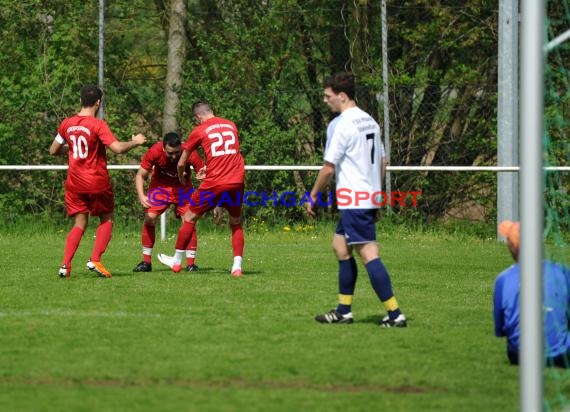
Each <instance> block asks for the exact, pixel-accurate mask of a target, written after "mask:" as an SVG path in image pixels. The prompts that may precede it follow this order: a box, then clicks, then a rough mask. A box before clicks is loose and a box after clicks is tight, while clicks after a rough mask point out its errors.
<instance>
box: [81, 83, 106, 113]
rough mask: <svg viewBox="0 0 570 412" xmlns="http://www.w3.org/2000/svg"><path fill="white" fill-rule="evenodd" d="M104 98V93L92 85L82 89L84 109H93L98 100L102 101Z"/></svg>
mask: <svg viewBox="0 0 570 412" xmlns="http://www.w3.org/2000/svg"><path fill="white" fill-rule="evenodd" d="M102 98H103V91H102V90H101V89H100V88H99V87H97V86H93V85H91V84H89V85H87V86H83V87H82V88H81V106H82V107H93V106H95V103H97V100H101V99H102Z"/></svg>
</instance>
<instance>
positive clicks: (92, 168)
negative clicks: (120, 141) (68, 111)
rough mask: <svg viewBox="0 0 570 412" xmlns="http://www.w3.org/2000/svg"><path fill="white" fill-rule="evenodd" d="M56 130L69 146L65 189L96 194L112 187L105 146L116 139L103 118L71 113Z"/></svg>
mask: <svg viewBox="0 0 570 412" xmlns="http://www.w3.org/2000/svg"><path fill="white" fill-rule="evenodd" d="M57 133H58V135H59V136H61V137H62V138H63V139H64V140H65V142H66V143H67V144H68V146H69V153H68V156H67V157H68V164H69V169H68V171H67V180H66V181H65V189H66V190H69V191H72V192H75V193H99V192H103V191H105V190H107V189H109V188H110V187H111V181H110V179H109V172H108V171H107V153H106V146H108V145H110V144H111V143H113V142H116V141H117V138H116V137H115V136H114V135H113V133H112V132H111V130H110V129H109V126H108V125H107V123H105V121H103V120H101V119H97V118H96V117H93V116H78V115H75V116H71V117H68V118H67V119H65V120H64V121H62V122H61V124H60V125H59V127H58V128H57Z"/></svg>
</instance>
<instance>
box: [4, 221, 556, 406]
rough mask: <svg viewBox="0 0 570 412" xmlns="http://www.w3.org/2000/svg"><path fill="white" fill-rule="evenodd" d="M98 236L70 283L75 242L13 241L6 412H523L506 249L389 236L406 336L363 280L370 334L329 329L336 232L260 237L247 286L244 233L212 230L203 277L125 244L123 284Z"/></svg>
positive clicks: (134, 240) (468, 241) (118, 236)
mask: <svg viewBox="0 0 570 412" xmlns="http://www.w3.org/2000/svg"><path fill="white" fill-rule="evenodd" d="M93 223H95V222H92V224H91V226H90V229H89V230H88V232H87V233H86V236H85V237H84V240H83V242H82V244H81V246H80V249H79V251H78V253H77V255H76V257H75V260H74V268H73V274H72V278H71V279H69V280H61V279H59V278H58V277H57V276H56V273H57V268H58V266H59V263H60V259H61V255H62V253H63V243H64V240H65V235H66V233H65V232H64V231H61V232H59V233H54V234H42V233H38V234H30V235H7V234H0V249H1V250H2V253H1V254H0V268H1V273H2V277H1V279H0V410H2V411H127V410H128V411H292V410H300V411H327V412H330V411H336V410H338V411H381V410H390V411H443V410H445V411H515V410H518V409H519V402H518V396H519V394H518V387H519V375H518V374H519V370H518V368H516V367H511V366H509V365H508V363H507V361H506V357H505V342H504V341H503V340H499V339H497V338H495V337H494V336H493V320H492V290H493V281H494V278H495V276H496V274H497V273H498V272H500V271H501V270H502V269H504V268H505V267H507V266H508V265H509V264H510V263H511V260H510V257H509V256H508V253H507V251H506V249H505V247H504V246H503V245H501V244H499V243H497V242H495V241H493V240H478V239H476V238H469V237H461V236H453V235H437V234H425V233H424V234H414V233H410V232H401V233H400V232H394V233H391V234H390V235H382V234H380V236H379V240H380V242H381V245H382V255H383V259H384V262H385V264H386V266H387V267H388V269H389V271H390V273H391V276H392V282H393V286H394V289H395V292H396V295H397V298H398V300H399V302H400V304H401V306H402V309H403V311H404V312H405V313H406V315H407V316H408V319H409V327H408V328H406V329H397V330H396V329H381V328H379V327H378V326H377V322H378V321H379V319H380V317H381V315H382V314H383V313H384V312H383V310H382V308H381V306H380V304H379V302H378V301H377V299H376V297H375V295H374V293H373V291H372V289H371V287H370V284H369V281H368V279H367V275H366V272H365V271H364V269H363V267H362V266H361V265H360V264H359V274H360V277H359V281H358V284H357V289H356V293H355V302H354V305H353V313H354V315H355V319H356V322H355V323H354V324H352V325H321V324H318V323H316V322H315V321H314V320H313V317H314V315H315V314H317V313H320V312H323V311H326V310H329V309H331V308H333V307H334V306H335V305H336V295H337V275H336V271H337V264H336V261H335V259H334V257H333V255H332V251H331V249H330V236H331V233H332V229H328V228H327V229H326V230H325V229H322V228H321V229H320V230H314V231H309V232H306V233H295V232H294V231H292V232H289V233H284V232H279V233H275V232H268V233H264V234H258V233H246V256H245V261H244V270H245V272H246V275H245V276H244V277H243V278H241V279H234V278H231V277H230V276H229V274H228V271H229V268H230V265H231V244H230V241H229V231H228V230H213V229H212V230H202V231H199V250H198V260H197V264H198V265H199V267H200V269H201V270H200V272H198V273H191V274H189V273H186V272H183V273H180V274H172V273H171V272H170V271H169V270H168V268H166V267H163V266H161V265H160V263H159V262H158V260H156V259H155V260H154V262H153V263H154V271H153V272H152V273H144V274H135V273H133V272H132V268H133V266H134V265H135V264H136V263H137V262H138V261H139V260H140V246H139V236H140V235H139V233H138V232H136V231H125V230H121V229H120V228H116V230H115V233H114V237H113V240H112V241H111V244H110V246H109V249H108V250H107V253H106V254H105V256H104V262H105V264H106V266H107V267H108V268H109V269H110V270H111V271H112V272H113V275H114V277H113V279H109V280H106V279H99V278H96V277H95V276H94V275H93V274H92V273H90V272H88V271H87V270H86V269H85V267H84V264H85V262H86V261H87V259H88V257H89V254H90V251H91V247H92V244H93V239H92V238H93V227H94V224H93ZM173 243H174V242H173V240H168V241H167V242H161V241H157V245H156V247H155V253H156V252H171V251H172V248H173ZM566 389H567V388H566Z"/></svg>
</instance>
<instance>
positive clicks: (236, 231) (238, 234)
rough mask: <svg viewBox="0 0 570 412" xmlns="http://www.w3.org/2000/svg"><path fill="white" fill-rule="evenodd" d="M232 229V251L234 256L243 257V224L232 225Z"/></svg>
mask: <svg viewBox="0 0 570 412" xmlns="http://www.w3.org/2000/svg"><path fill="white" fill-rule="evenodd" d="M230 228H231V229H232V249H233V252H234V256H243V243H244V242H243V228H242V227H241V223H238V224H237V225H230Z"/></svg>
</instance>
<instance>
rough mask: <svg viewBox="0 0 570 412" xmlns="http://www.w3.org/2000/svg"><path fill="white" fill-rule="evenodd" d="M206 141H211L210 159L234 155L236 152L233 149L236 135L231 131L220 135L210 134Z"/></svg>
mask: <svg viewBox="0 0 570 412" xmlns="http://www.w3.org/2000/svg"><path fill="white" fill-rule="evenodd" d="M208 139H211V140H213V142H212V144H211V145H210V149H211V151H212V157H219V156H224V155H231V154H236V153H237V150H236V149H235V148H233V146H234V144H235V143H236V135H235V134H234V132H233V131H231V130H227V131H224V132H221V133H210V134H209V135H208Z"/></svg>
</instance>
